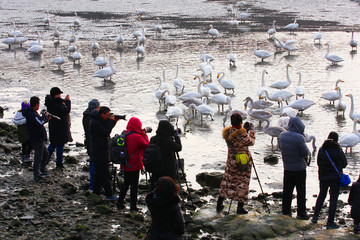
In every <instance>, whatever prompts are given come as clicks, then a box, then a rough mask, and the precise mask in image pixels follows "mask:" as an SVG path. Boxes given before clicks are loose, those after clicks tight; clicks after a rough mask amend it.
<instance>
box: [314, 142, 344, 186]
mask: <svg viewBox="0 0 360 240" xmlns="http://www.w3.org/2000/svg"><path fill="white" fill-rule="evenodd" d="M325 150H327V152H328V153H329V155H330V157H331V159H332V161H333V162H334V164H335V165H336V167H337V169H338V170H339V172H340V173H342V169H343V168H345V167H346V165H347V160H346V157H345V154H344V152H343V150H342V149H341V148H340V146H339V144H338V143H336V142H334V141H332V140H326V141H325V142H324V144H323V145H322V146H321V148H320V149H319V153H318V156H317V164H318V166H319V180H325V181H330V180H336V181H340V177H339V174H338V173H337V172H336V170H335V168H334V167H333V165H332V164H331V162H330V160H329V158H328V156H327V155H326V152H325Z"/></svg>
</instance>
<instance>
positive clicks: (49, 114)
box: [41, 109, 61, 121]
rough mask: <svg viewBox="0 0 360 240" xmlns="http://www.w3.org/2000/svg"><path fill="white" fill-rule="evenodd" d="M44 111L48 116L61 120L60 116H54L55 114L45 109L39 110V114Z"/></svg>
mask: <svg viewBox="0 0 360 240" xmlns="http://www.w3.org/2000/svg"><path fill="white" fill-rule="evenodd" d="M46 113H47V114H48V116H50V117H52V118H53V119H56V120H58V121H60V120H61V118H60V117H58V116H56V115H53V114H51V113H49V112H48V111H46V109H43V110H41V114H46Z"/></svg>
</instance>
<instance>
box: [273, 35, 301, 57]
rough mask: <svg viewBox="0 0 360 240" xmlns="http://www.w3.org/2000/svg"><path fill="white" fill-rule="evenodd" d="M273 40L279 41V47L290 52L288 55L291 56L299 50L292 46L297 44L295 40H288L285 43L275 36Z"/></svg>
mask: <svg viewBox="0 0 360 240" xmlns="http://www.w3.org/2000/svg"><path fill="white" fill-rule="evenodd" d="M272 38H274V39H275V41H278V43H279V45H280V46H281V47H282V48H283V49H285V50H286V51H287V52H288V55H290V53H291V52H293V51H296V50H298V48H297V47H295V46H293V45H292V44H293V43H295V42H296V41H295V40H288V41H286V42H285V43H283V42H282V41H280V40H279V39H277V38H276V37H275V36H272Z"/></svg>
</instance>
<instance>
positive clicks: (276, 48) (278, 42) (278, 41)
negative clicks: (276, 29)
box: [270, 36, 282, 52]
mask: <svg viewBox="0 0 360 240" xmlns="http://www.w3.org/2000/svg"><path fill="white" fill-rule="evenodd" d="M270 39H273V40H274V42H273V43H274V46H275V51H276V52H280V51H281V49H282V45H281V43H282V42H281V41H280V40H279V39H278V40H276V39H277V38H276V39H275V36H271V37H270Z"/></svg>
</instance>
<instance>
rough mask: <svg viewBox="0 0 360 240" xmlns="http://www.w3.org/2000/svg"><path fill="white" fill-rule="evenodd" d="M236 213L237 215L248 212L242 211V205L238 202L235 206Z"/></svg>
mask: <svg viewBox="0 0 360 240" xmlns="http://www.w3.org/2000/svg"><path fill="white" fill-rule="evenodd" d="M236 213H237V214H247V213H248V211H246V210H245V209H244V203H242V202H238V206H237V210H236Z"/></svg>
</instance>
